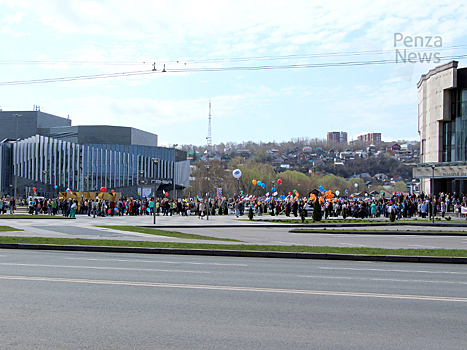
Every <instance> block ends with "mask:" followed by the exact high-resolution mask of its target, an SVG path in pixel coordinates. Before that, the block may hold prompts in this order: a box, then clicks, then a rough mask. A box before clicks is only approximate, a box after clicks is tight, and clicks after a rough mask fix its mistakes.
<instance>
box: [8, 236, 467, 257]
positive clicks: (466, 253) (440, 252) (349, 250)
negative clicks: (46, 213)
mask: <svg viewBox="0 0 467 350" xmlns="http://www.w3.org/2000/svg"><path fill="white" fill-rule="evenodd" d="M0 243H24V244H55V245H81V246H104V247H143V248H177V249H207V250H242V251H244V250H249V251H268V252H294V253H334V254H357V255H392V256H393V255H402V256H447V257H467V250H461V249H382V248H354V247H317V246H296V245H293V246H282V245H249V244H212V243H176V242H141V241H117V240H96V239H78V238H47V237H9V236H0Z"/></svg>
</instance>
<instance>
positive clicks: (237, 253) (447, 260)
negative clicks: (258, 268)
mask: <svg viewBox="0 0 467 350" xmlns="http://www.w3.org/2000/svg"><path fill="white" fill-rule="evenodd" d="M0 249H31V250H61V251H90V252H104V253H132V254H174V255H177V254H178V255H206V256H233V257H249V258H275V259H320V260H352V261H382V262H412V263H432V264H433V263H436V264H440V263H441V264H467V257H436V256H433V257H432V256H402V255H356V254H335V253H293V252H268V251H264V252H258V251H250V250H209V249H174V248H139V247H110V246H109V247H105V246H79V245H53V244H23V243H0Z"/></svg>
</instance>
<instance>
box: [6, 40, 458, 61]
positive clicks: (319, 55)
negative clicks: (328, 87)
mask: <svg viewBox="0 0 467 350" xmlns="http://www.w3.org/2000/svg"><path fill="white" fill-rule="evenodd" d="M466 47H467V45H454V46H443V47H411V48H410V51H411V52H417V51H425V52H428V51H436V52H439V51H448V50H456V49H462V48H466ZM403 48H405V47H400V48H397V47H395V48H394V49H403ZM394 49H391V50H364V51H340V52H324V53H311V54H293V55H275V56H246V57H228V58H206V59H193V60H183V59H179V60H166V61H159V64H164V63H165V64H170V63H172V64H175V63H178V64H184V65H187V64H196V63H213V62H248V61H262V60H287V59H302V58H323V57H340V56H344V57H345V56H362V55H384V54H388V53H393V52H394ZM12 64H15V65H16V64H25V65H41V64H67V65H111V66H135V65H148V64H151V65H152V64H153V62H149V61H148V62H146V61H143V62H134V61H75V60H56V61H55V60H50V61H48V60H0V65H12Z"/></svg>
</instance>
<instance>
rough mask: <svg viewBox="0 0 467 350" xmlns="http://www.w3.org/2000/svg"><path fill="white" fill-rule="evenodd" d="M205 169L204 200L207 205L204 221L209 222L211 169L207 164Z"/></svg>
mask: <svg viewBox="0 0 467 350" xmlns="http://www.w3.org/2000/svg"><path fill="white" fill-rule="evenodd" d="M204 167H205V168H206V188H207V191H206V198H207V203H206V220H209V168H210V167H211V166H210V165H209V164H206V165H205V166H204Z"/></svg>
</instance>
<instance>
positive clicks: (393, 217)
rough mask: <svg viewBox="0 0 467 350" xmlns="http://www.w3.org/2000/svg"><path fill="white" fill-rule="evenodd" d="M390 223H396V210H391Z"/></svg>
mask: <svg viewBox="0 0 467 350" xmlns="http://www.w3.org/2000/svg"><path fill="white" fill-rule="evenodd" d="M389 221H391V222H394V221H396V211H395V210H394V209H393V210H391V214H389Z"/></svg>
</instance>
